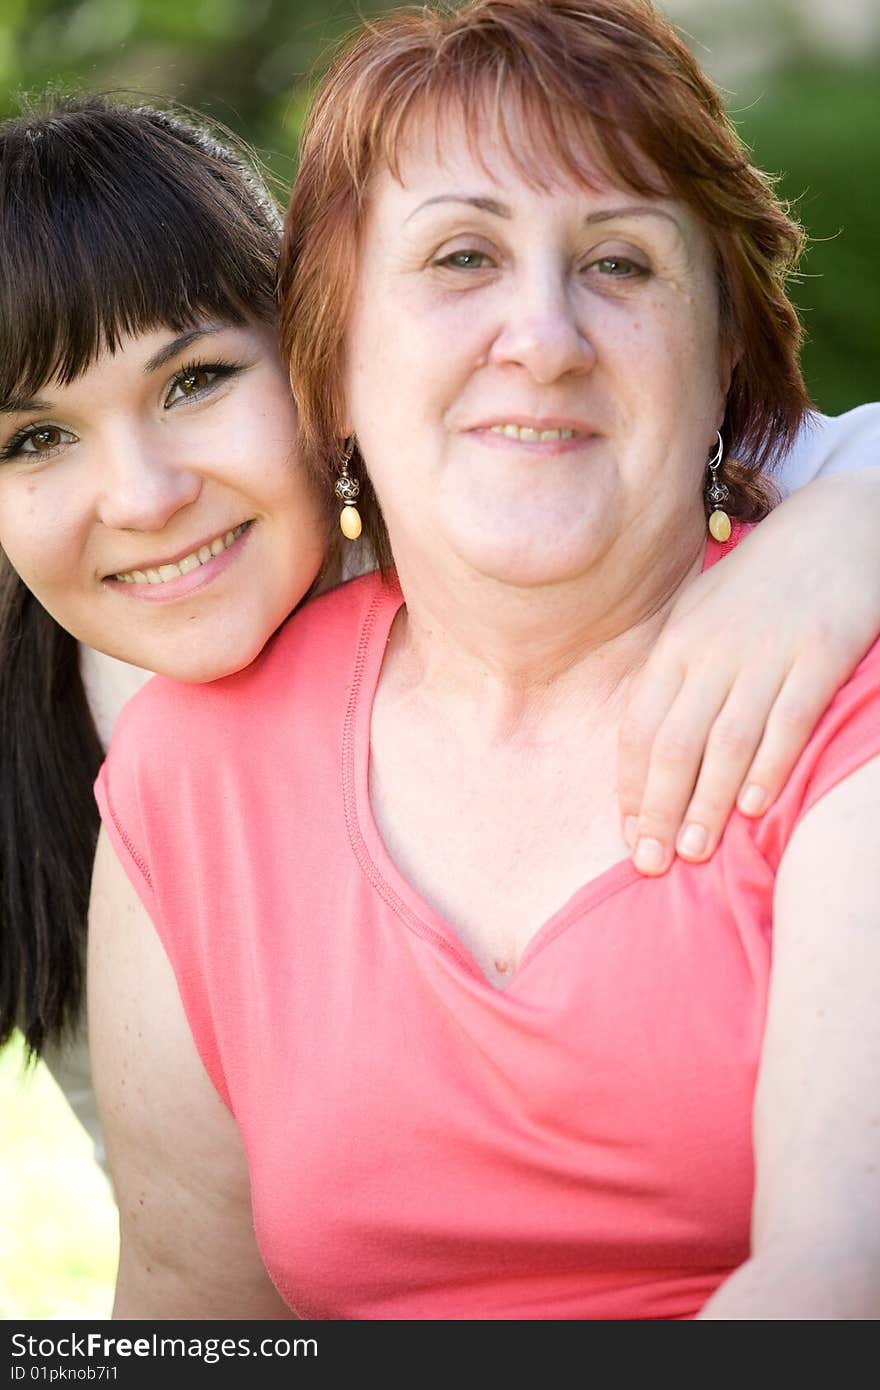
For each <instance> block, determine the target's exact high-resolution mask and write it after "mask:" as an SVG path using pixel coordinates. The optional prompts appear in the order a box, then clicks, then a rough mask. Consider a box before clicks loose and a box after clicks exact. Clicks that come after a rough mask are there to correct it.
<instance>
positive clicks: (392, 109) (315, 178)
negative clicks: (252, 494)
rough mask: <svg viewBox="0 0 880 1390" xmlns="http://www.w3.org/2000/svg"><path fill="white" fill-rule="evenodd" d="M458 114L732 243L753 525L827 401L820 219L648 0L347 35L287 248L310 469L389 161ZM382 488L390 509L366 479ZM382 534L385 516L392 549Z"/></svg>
mask: <svg viewBox="0 0 880 1390" xmlns="http://www.w3.org/2000/svg"><path fill="white" fill-rule="evenodd" d="M450 112H451V113H452V114H454V115H455V116H456V117H457V119H458V125H459V126H460V127H461V128H463V129H464V130H465V131H475V130H476V129H477V128H478V122H479V120H480V118H482V117H485V116H487V115H488V117H489V119H490V121H491V122H492V125H493V135H494V136H495V137H496V138H497V140H498V141H500V142H501V144H502V147H503V148H504V149H505V151H506V153H507V155H508V156H509V157H510V158H511V159H512V160H513V161H514V163H515V165H516V166H517V167H518V168H519V169H520V170H521V172H522V173H523V174H524V176H525V177H527V178H529V179H530V180H532V181H533V182H534V183H535V184H537V185H538V186H543V185H544V184H545V183H546V180H547V173H546V171H547V170H548V169H550V170H556V169H561V170H562V171H564V172H565V173H568V174H570V175H573V176H574V177H575V178H576V179H581V180H583V181H585V182H590V180H591V179H594V178H595V170H596V168H597V167H598V169H599V170H600V172H602V173H604V174H607V175H608V176H609V178H610V179H611V180H612V181H614V182H615V183H618V184H619V183H621V182H622V183H624V184H626V185H628V186H630V187H631V188H632V189H633V190H634V191H636V192H638V193H640V194H642V195H647V196H673V197H676V198H678V199H680V200H681V201H682V202H683V203H685V204H686V205H687V206H688V207H690V208H691V209H692V210H693V211H694V212H695V213H696V214H697V216H698V218H699V219H700V221H701V223H702V225H703V227H704V228H705V230H706V232H707V234H708V236H709V238H710V240H711V242H712V245H713V247H714V250H715V258H716V266H717V275H718V283H719V300H720V313H721V332H722V334H723V337H724V340H725V343H726V344H728V345H730V346H731V347H732V348H733V349H734V351H735V353H736V354H738V362H737V365H736V368H735V370H734V373H733V379H732V382H731V386H730V391H729V395H728V400H727V411H726V418H725V422H724V426H723V432H724V438H725V441H726V444H727V448H728V450H729V451H730V452H732V453H733V454H734V455H735V456H739V457H740V458H741V459H742V460H743V462H741V463H740V464H738V465H734V466H730V465H728V467H727V469H726V472H725V481H727V483H728V484H729V485H730V486H731V490H732V493H733V496H732V498H731V501H730V504H729V510H730V511H731V514H732V515H734V516H737V517H739V518H740V519H742V520H753V519H756V517H757V516H759V515H761V514H763V512H764V511H765V510H766V508H767V505H768V499H769V497H770V495H771V490H768V488H767V486H766V483H765V480H764V479H762V478H760V477H758V470H759V469H761V468H765V467H768V466H769V465H770V464H771V463H772V462H773V461H774V460H775V459H776V457H778V455H779V454H781V453H782V452H783V451H784V449H785V448H786V446H787V445H788V444H790V442H791V441H792V439H793V437H794V435H795V433H796V431H797V428H798V426H799V424H800V422H801V420H802V417H803V414H804V411H805V410H806V409H807V406H808V404H809V402H808V399H807V396H806V392H805V388H804V383H803V378H802V376H801V372H800V366H799V350H800V345H801V328H800V324H799V322H798V318H797V315H796V313H795V311H794V309H793V307H792V304H791V302H790V301H789V299H788V297H787V294H786V278H787V276H788V274H789V273H790V272H791V270H792V269H793V267H794V265H795V264H796V261H797V258H798V256H799V254H800V252H801V250H802V248H803V234H802V231H801V229H800V227H799V226H798V225H797V224H796V223H795V222H794V221H793V220H792V219H791V218H790V217H789V215H788V212H787V210H786V208H785V207H784V206H783V205H782V204H781V203H780V201H779V199H778V198H777V197H776V196H775V194H774V192H773V189H772V181H771V180H770V179H769V178H768V177H767V176H766V175H765V174H762V173H761V172H760V171H759V170H757V169H756V168H755V167H754V166H753V165H752V164H751V162H750V160H749V157H748V152H747V150H746V149H745V147H744V146H743V144H742V142H741V140H740V139H739V137H738V136H737V134H736V131H735V130H734V128H733V126H732V125H731V123H730V121H729V120H728V118H727V116H726V115H725V113H724V110H723V107H722V103H721V99H720V97H719V94H718V92H717V90H716V89H715V87H714V86H713V85H712V83H711V82H710V81H709V80H708V79H707V78H706V77H705V76H704V75H703V73H702V72H701V71H700V69H699V67H698V65H697V63H696V62H695V60H694V58H693V57H692V55H691V53H690V52H689V50H688V48H687V47H686V45H685V44H684V43H683V42H682V40H681V39H680V38H679V37H678V35H677V34H676V32H675V30H674V29H673V28H672V26H671V24H670V23H669V21H668V20H666V19H665V18H664V17H663V16H662V15H661V14H660V13H659V12H658V11H656V10H655V9H654V8H653V6H652V5H651V4H650V3H648V0H470V3H467V4H464V5H463V6H461V7H459V8H453V9H450V8H447V7H442V8H441V7H436V6H424V7H419V8H418V9H415V8H414V9H407V10H397V11H394V12H393V13H391V14H389V15H387V16H386V17H385V18H383V19H380V20H378V21H377V22H375V23H373V22H371V23H368V24H367V25H365V26H364V28H363V29H362V31H361V32H359V33H358V34H357V35H356V36H355V38H354V39H353V40H351V41H350V42H349V43H348V45H347V46H345V47H344V48H343V50H342V51H341V53H340V54H339V56H338V57H337V59H336V61H335V63H334V64H333V66H332V67H331V68H330V70H329V72H328V74H327V76H326V77H325V79H324V81H323V82H322V84H321V86H320V89H319V91H318V93H317V96H316V98H315V101H314V104H313V106H312V109H311V112H310V115H309V118H308V122H307V125H306V129H305V132H304V135H303V141H302V147H301V158H300V170H299V174H298V177H297V180H296V184H295V186H294V190H293V195H292V198H291V203H290V207H289V210H288V213H287V217H286V220H285V231H284V240H283V247H282V255H281V263H280V277H279V284H280V293H281V343H282V350H283V351H284V353H285V355H286V356H287V358H288V360H289V362H290V367H291V380H292V382H293V386H294V390H295V393H296V396H297V401H298V404H299V408H300V419H301V429H302V436H303V447H304V449H305V454H306V457H307V458H308V459H309V461H310V462H311V463H312V466H313V467H316V468H317V469H319V470H321V471H323V472H324V474H325V476H326V472H327V470H330V469H332V468H333V466H334V464H335V462H336V459H337V457H338V451H339V438H340V435H341V432H342V389H341V380H342V376H341V373H342V362H343V343H344V337H345V331H346V325H347V321H348V315H349V310H350V305H351V302H352V294H353V288H354V281H355V276H356V273H357V264H358V250H359V238H360V233H361V229H362V225H363V218H364V211H365V204H366V198H367V190H368V185H369V182H370V179H371V176H372V175H373V173H374V172H375V171H376V170H377V169H379V168H381V167H383V166H387V167H388V168H390V169H391V171H392V172H393V173H396V172H397V170H398V159H399V155H400V150H401V145H402V141H403V139H404V138H405V135H406V132H407V130H408V129H409V128H410V126H411V123H412V122H413V121H414V120H417V119H418V118H419V117H422V116H424V115H425V113H427V114H428V115H429V116H434V117H438V118H439V117H441V116H443V115H446V114H447V113H450ZM524 130H525V131H528V141H527V142H526V143H524V142H523V141H522V136H521V133H522V131H524ZM367 493H368V496H367V506H368V507H369V506H375V499H374V498H372V497H371V496H370V493H371V490H370V489H369V486H368V485H367ZM359 505H360V504H359ZM374 544H376V541H374ZM382 544H383V541H382V535H381V531H380V535H379V538H378V545H377V549H379V551H380V554H381V553H382ZM385 553H386V554H387V551H386V552H385Z"/></svg>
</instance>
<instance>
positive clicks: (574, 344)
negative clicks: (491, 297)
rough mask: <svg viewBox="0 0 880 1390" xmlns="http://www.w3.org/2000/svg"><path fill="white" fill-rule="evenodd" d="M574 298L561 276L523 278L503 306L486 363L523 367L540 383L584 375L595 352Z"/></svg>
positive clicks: (573, 290) (549, 272)
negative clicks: (503, 309)
mask: <svg viewBox="0 0 880 1390" xmlns="http://www.w3.org/2000/svg"><path fill="white" fill-rule="evenodd" d="M576 295H577V289H576V287H575V286H574V285H573V284H571V283H569V280H568V278H567V277H566V276H565V275H564V274H562V273H559V272H554V271H552V270H549V269H547V268H545V269H543V270H542V271H541V272H540V273H538V274H532V275H531V276H528V277H523V279H522V280H521V281H520V282H519V283H518V286H517V288H516V289H515V291H514V293H513V294H512V296H511V298H510V301H509V302H508V303H507V305H506V306H505V314H504V320H503V322H502V324H501V326H500V328H499V331H498V334H497V336H496V338H495V341H494V343H493V345H492V348H491V351H490V354H489V357H490V361H491V362H492V363H494V364H495V365H496V366H511V365H516V366H520V367H523V368H525V370H526V371H527V372H528V373H529V375H530V376H531V377H532V379H533V380H534V381H536V382H539V383H540V384H541V385H549V384H550V383H551V382H555V381H559V380H560V379H561V378H562V377H565V376H568V375H569V374H575V375H580V374H582V373H585V372H588V371H589V370H590V369H591V367H592V366H593V363H594V362H595V358H596V354H595V351H594V348H593V345H592V343H591V341H590V339H589V338H588V337H587V335H586V325H585V323H584V321H583V312H582V310H581V311H580V312H579V307H578V305H577V302H576Z"/></svg>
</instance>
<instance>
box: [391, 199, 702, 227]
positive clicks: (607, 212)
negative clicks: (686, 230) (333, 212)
mask: <svg viewBox="0 0 880 1390" xmlns="http://www.w3.org/2000/svg"><path fill="white" fill-rule="evenodd" d="M437 203H466V204H467V205H468V207H473V208H479V209H480V210H481V211H482V212H491V213H492V214H494V216H495V217H506V218H511V217H512V216H513V211H512V209H511V208H510V207H509V206H508V205H507V203H499V202H498V201H497V200H496V199H495V198H484V197H479V196H476V195H470V194H466V193H438V194H437V196H436V197H435V198H427V199H426V200H425V202H424V203H420V204H419V206H418V207H417V208H415V209H414V210H413V211H412V212H411V213H410V214H409V217H407V218H405V219H404V226H405V225H406V223H407V222H409V221H410V219H411V218H413V217H415V216H416V213H419V212H422V211H424V209H425V208H429V207H434V206H436V204H437ZM615 217H665V218H666V220H667V222H671V223H672V224H673V226H674V227H676V228H677V229H678V231H679V232H680V231H681V227H680V226H679V223H678V219H677V218H676V217H673V215H672V213H671V212H667V211H666V210H665V208H656V207H651V206H650V205H649V204H647V203H631V204H626V205H625V206H622V207H618V208H600V209H599V210H598V211H597V212H591V213H590V214H589V216H587V217H585V218H584V222H585V224H586V225H588V226H592V225H593V224H594V223H596V222H611V221H613V220H614V218H615Z"/></svg>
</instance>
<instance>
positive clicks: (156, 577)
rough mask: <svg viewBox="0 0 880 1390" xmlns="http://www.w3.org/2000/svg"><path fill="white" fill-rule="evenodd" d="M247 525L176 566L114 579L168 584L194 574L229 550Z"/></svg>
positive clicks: (120, 575) (225, 535)
mask: <svg viewBox="0 0 880 1390" xmlns="http://www.w3.org/2000/svg"><path fill="white" fill-rule="evenodd" d="M247 525H248V523H247V522H246V521H243V522H242V524H241V525H240V526H236V528H235V530H234V531H227V532H226V533H225V534H224V535H222V536H217V537H215V539H214V540H212V541H211V543H210V545H202V546H199V549H198V550H197V551H195V550H194V551H193V553H192V554H191V555H184V557H183V559H182V560H178V562H177V564H176V565H171V564H169V565H159V567H158V569H150V570H131V571H129V572H126V573H125V574H114V576H113V578H114V579H117V580H119V582H120V583H122V584H167V583H168V581H169V580H171V579H179V578H180V576H181V575H182V574H192V572H193V570H196V569H198V568H199V566H200V565H205V564H207V563H208V561H209V560H212V559H213V558H214V556H215V555H220V554H222V552H223V551H224V550H228V549H229V547H230V546H231V545H232V543H233V541H237V540H238V538H239V536H240V535H241V533H242V531H244V530H245V528H246V526H247Z"/></svg>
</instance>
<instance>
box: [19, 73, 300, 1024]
mask: <svg viewBox="0 0 880 1390" xmlns="http://www.w3.org/2000/svg"><path fill="white" fill-rule="evenodd" d="M279 233H280V217H279V213H278V209H277V207H276V205H275V203H274V201H273V199H272V197H271V195H270V193H269V192H268V190H267V189H266V187H265V186H264V184H263V183H262V181H261V180H260V178H259V177H258V175H257V174H256V173H255V171H254V169H253V168H252V167H251V165H250V163H249V162H248V159H247V157H246V156H244V155H243V154H240V153H238V152H236V151H233V149H231V148H228V147H227V146H226V145H225V144H223V143H220V141H218V140H217V139H216V138H215V137H214V136H213V135H212V134H211V133H209V132H208V131H207V130H205V129H201V128H199V127H198V126H197V125H195V124H192V123H190V121H189V120H183V119H181V118H180V117H178V116H177V115H173V114H170V113H168V112H166V111H161V110H157V109H154V108H151V107H145V106H136V105H128V104H124V103H119V102H113V101H110V100H108V99H105V98H103V97H98V96H87V97H79V98H66V99H61V100H58V99H51V100H50V101H48V102H47V103H45V104H43V105H42V106H40V107H31V108H30V109H29V110H28V111H27V112H26V113H25V114H23V115H22V116H21V117H18V118H15V119H12V120H8V121H5V122H3V123H2V124H0V410H2V409H3V408H4V407H5V408H7V409H10V408H13V407H14V404H15V401H16V400H17V399H19V398H21V397H23V396H28V395H33V394H35V393H37V392H38V391H39V389H40V387H42V386H43V385H44V384H45V383H46V382H48V381H50V380H53V379H55V380H58V381H59V382H61V383H67V382H70V381H71V380H73V379H74V378H76V377H77V376H79V375H80V374H81V373H83V372H84V371H86V370H87V368H88V367H89V366H90V365H91V364H92V363H93V362H94V361H95V359H96V358H97V356H98V355H99V354H100V353H101V352H102V351H104V350H110V351H112V350H114V349H115V347H116V345H117V344H118V342H119V340H120V338H121V337H122V335H124V334H137V333H142V332H146V331H149V330H151V329H155V328H158V327H168V328H170V329H172V330H175V329H177V330H181V331H183V330H185V329H186V328H188V327H190V326H191V325H192V323H193V322H194V321H195V320H196V319H197V318H199V317H202V316H205V317H212V318H216V319H219V320H221V321H223V322H233V323H240V322H243V321H244V320H245V319H254V318H257V319H261V320H264V321H266V322H274V321H275V318H276V301H275V271H276V261H277V254H278V237H279ZM0 467H2V464H0ZM78 655H79V654H78V648H77V644H76V642H75V641H74V639H73V637H71V636H70V635H69V633H67V632H65V631H64V630H63V629H62V628H61V627H59V625H58V624H57V623H56V622H55V621H54V619H52V618H51V617H50V616H49V614H48V613H46V611H45V610H44V609H43V608H42V607H41V605H40V604H39V603H38V602H37V600H36V599H35V598H34V597H33V595H32V594H30V593H29V591H28V590H27V589H26V588H25V586H24V584H23V583H22V582H21V580H20V579H19V577H18V575H17V574H16V573H15V571H14V570H13V568H12V566H11V565H10V564H9V562H8V560H7V559H6V558H5V556H3V555H2V554H0V1042H2V1041H4V1040H5V1039H6V1038H7V1037H8V1036H9V1034H10V1031H11V1030H12V1028H13V1027H14V1026H16V1025H17V1026H18V1027H20V1028H21V1030H22V1032H23V1033H24V1036H25V1040H26V1042H27V1044H28V1046H29V1048H30V1049H32V1050H33V1051H39V1050H40V1048H41V1047H42V1046H43V1043H44V1042H45V1041H46V1040H48V1039H50V1038H52V1039H58V1038H59V1037H60V1036H61V1035H62V1033H63V1032H64V1029H65V1025H67V1024H68V1023H72V1022H74V1021H75V1019H76V1018H77V1016H78V1013H79V1007H80V1003H81V997H82V984H83V953H82V948H83V943H84V939H85V927H86V913H87V906H88V896H89V882H90V877H91V868H92V859H93V857H94V850H95V843H96V840H97V833H98V815H97V810H96V807H95V803H94V799H93V796H92V783H93V781H94V779H95V776H96V775H97V771H98V767H99V765H100V762H101V758H102V749H101V745H100V742H99V740H98V735H97V733H96V731H95V727H94V723H93V721H92V717H91V713H90V711H89V707H88V703H87V701H86V697H85V692H84V690H83V685H82V680H81V678H80V672H79V662H78Z"/></svg>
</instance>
